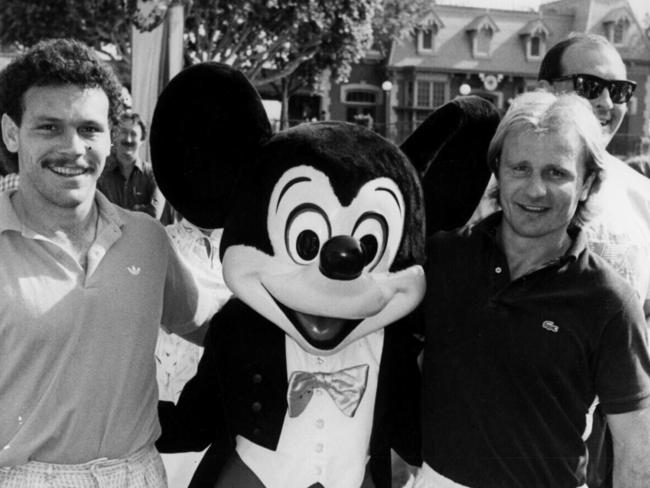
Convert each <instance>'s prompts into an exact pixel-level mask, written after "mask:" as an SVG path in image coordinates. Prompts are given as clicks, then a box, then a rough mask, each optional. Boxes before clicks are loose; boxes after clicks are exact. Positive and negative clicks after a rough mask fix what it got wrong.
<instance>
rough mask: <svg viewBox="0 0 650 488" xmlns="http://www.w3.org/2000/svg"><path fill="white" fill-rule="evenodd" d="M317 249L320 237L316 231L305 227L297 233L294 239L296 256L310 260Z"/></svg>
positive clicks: (314, 255) (316, 254)
mask: <svg viewBox="0 0 650 488" xmlns="http://www.w3.org/2000/svg"><path fill="white" fill-rule="evenodd" d="M319 249H320V239H319V238H318V236H317V235H316V232H314V231H313V230H311V229H307V230H303V231H302V232H301V233H300V234H298V238H297V239H296V253H297V254H298V257H300V258H301V259H304V260H305V261H311V260H312V259H314V258H315V257H316V256H318V250H319Z"/></svg>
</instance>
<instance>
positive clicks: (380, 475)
mask: <svg viewBox="0 0 650 488" xmlns="http://www.w3.org/2000/svg"><path fill="white" fill-rule="evenodd" d="M436 113H437V114H438V117H437V118H436V119H435V121H434V120H433V119H432V121H427V123H425V124H424V125H423V126H422V128H423V130H422V131H417V132H416V133H414V134H413V135H412V136H411V138H409V140H408V141H407V142H406V143H405V144H404V148H405V150H407V153H408V154H409V156H410V157H411V159H412V160H413V163H414V164H416V165H417V166H418V167H419V169H420V170H421V173H423V174H425V176H424V179H423V181H424V182H425V186H431V187H432V188H433V191H434V193H435V192H436V191H437V192H438V193H439V194H440V195H446V196H445V197H444V198H443V199H442V200H441V198H442V197H440V196H436V195H434V196H433V197H431V198H427V203H426V205H427V207H431V212H430V215H431V217H432V219H434V220H437V221H436V222H435V223H434V224H433V225H434V227H433V228H432V229H431V230H436V229H437V228H440V226H441V225H445V226H448V227H453V226H457V225H460V224H461V223H463V222H464V221H465V220H466V219H467V218H469V216H470V215H471V213H472V211H473V209H474V207H475V206H476V204H477V203H478V200H479V199H480V196H481V193H482V191H483V189H484V187H485V184H486V183H487V179H488V170H487V165H485V161H484V157H485V156H484V155H485V150H486V148H487V143H488V142H489V140H490V137H491V134H492V133H493V131H494V129H495V127H496V123H497V122H498V116H497V115H496V112H495V110H494V109H493V108H491V105H490V104H489V103H488V102H485V101H482V100H480V99H477V98H471V99H465V100H462V101H458V102H456V104H455V105H450V106H449V107H446V109H445V110H440V111H438V112H436ZM430 130H434V132H433V133H430V132H429V131H430ZM425 131H426V132H425ZM468 134H469V135H471V137H473V139H474V141H475V142H474V143H473V144H472V145H471V146H470V147H469V148H468V147H467V146H466V144H462V143H460V144H459V143H458V139H459V138H463V139H465V138H466V137H467V136H468ZM465 140H466V139H465ZM449 148H454V149H453V151H458V150H459V149H461V150H462V153H463V160H462V161H458V157H452V156H451V153H449ZM151 149H152V161H153V164H154V171H155V174H156V179H157V181H158V184H159V186H160V188H161V190H162V192H163V193H164V194H165V196H166V198H167V199H168V200H169V201H170V203H171V204H172V205H173V206H174V207H175V208H177V209H178V210H179V211H180V212H181V213H182V214H183V215H185V216H186V218H187V219H188V220H190V221H192V222H193V223H195V224H196V225H198V226H201V227H209V228H215V227H221V226H223V227H224V232H223V237H222V243H221V256H222V262H223V273H224V278H225V280H226V283H227V284H228V286H229V287H230V289H231V290H232V291H233V293H234V298H233V299H231V300H230V301H229V302H228V303H227V304H226V305H225V306H224V307H223V308H222V309H221V310H220V311H219V312H218V313H217V314H216V315H215V317H214V318H213V320H212V323H211V325H210V329H209V331H208V333H207V336H206V338H205V352H204V355H203V357H202V359H201V362H200V364H199V368H198V372H197V374H196V376H195V377H194V378H193V379H191V380H190V381H189V382H188V383H187V385H186V386H185V388H184V390H183V392H182V394H181V397H180V399H179V401H178V404H177V405H176V406H174V405H173V404H172V403H169V402H161V403H160V407H159V412H160V419H161V424H162V429H163V435H162V437H161V438H160V439H159V441H158V443H157V446H158V448H159V449H160V450H161V451H162V452H178V451H186V450H202V449H204V448H205V447H206V446H208V445H210V449H209V451H208V453H207V454H206V456H205V457H204V459H203V461H202V463H201V465H200V466H199V468H198V469H197V472H196V473H195V476H194V479H193V481H192V484H191V486H195V487H199V486H200V487H205V486H215V483H216V486H217V487H227V486H236V487H268V488H274V487H282V488H288V487H299V488H306V487H310V486H324V487H327V488H337V487H359V486H362V485H363V486H376V487H389V486H390V483H391V480H390V478H391V471H390V450H391V448H392V449H395V450H396V451H397V452H398V453H399V454H400V456H401V457H402V458H403V459H404V460H406V461H407V462H409V463H411V464H419V463H420V452H419V451H420V445H419V425H418V422H419V412H418V409H419V388H420V374H419V369H418V366H417V362H416V360H417V355H418V353H419V350H420V342H419V341H418V340H417V339H416V338H415V337H414V335H413V334H412V330H411V329H410V327H409V324H408V323H407V322H406V321H403V320H402V319H403V318H404V317H405V316H407V314H409V313H410V312H411V311H412V310H413V309H414V308H415V307H416V306H417V305H418V303H419V302H420V300H421V299H422V296H423V294H424V287H425V283H424V276H423V271H422V266H421V264H422V263H423V261H424V254H423V250H424V240H425V222H424V220H425V216H424V208H425V202H424V200H423V194H422V189H421V183H420V175H418V172H417V170H416V169H415V167H414V166H413V164H412V163H411V162H410V161H409V158H407V156H406V155H405V154H404V153H403V152H402V151H401V150H400V149H399V148H398V147H396V146H395V145H394V144H392V143H391V142H389V141H387V140H386V139H384V138H382V137H381V136H379V135H377V134H375V133H374V132H372V131H370V130H368V129H365V128H363V127H360V126H358V125H354V124H348V123H344V122H315V123H308V124H301V125H299V126H296V127H293V128H290V129H288V130H285V131H281V132H279V133H277V134H272V132H271V129H270V124H269V121H268V118H267V116H266V114H265V112H264V108H263V106H262V103H261V100H260V98H259V95H258V94H257V92H256V91H255V89H254V88H253V86H252V85H251V84H250V83H249V82H248V80H247V79H246V78H245V77H244V76H243V75H242V74H241V73H239V72H238V71H236V70H234V69H232V68H230V67H228V66H225V65H220V64H216V63H205V64H201V65H196V66H194V67H191V68H188V69H186V70H185V71H183V72H181V73H180V74H179V75H177V76H176V78H174V79H173V80H172V81H171V82H170V84H169V85H168V86H167V87H166V89H165V90H164V91H163V93H162V94H161V96H160V99H159V101H158V104H157V107H156V110H155V114H154V119H153V124H152V130H151ZM443 155H446V156H445V159H446V160H448V161H453V163H454V164H453V165H444V164H441V165H440V167H438V166H435V171H431V169H430V168H434V166H431V163H432V162H433V161H434V160H436V159H437V158H439V157H442V156H443ZM434 173H435V177H436V178H435V181H433V182H431V183H430V185H428V184H427V181H428V179H429V178H428V176H429V174H432V175H433V174H434ZM463 174H465V175H467V176H468V177H469V179H468V180H467V181H462V182H461V181H458V180H457V177H458V176H459V175H463ZM440 175H443V178H438V176H440ZM445 180H446V181H445ZM443 221H444V222H443ZM436 226H437V227H436Z"/></svg>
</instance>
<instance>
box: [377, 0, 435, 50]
mask: <svg viewBox="0 0 650 488" xmlns="http://www.w3.org/2000/svg"><path fill="white" fill-rule="evenodd" d="M432 3H433V2H432V1H431V0H384V1H382V2H381V3H380V5H379V8H378V9H377V10H376V11H375V15H374V16H373V22H372V30H373V35H374V38H375V45H376V46H377V47H378V48H379V49H381V50H382V51H383V52H384V54H387V51H388V48H389V46H390V44H391V42H392V41H393V40H396V39H403V38H405V37H407V36H410V35H412V34H413V32H414V31H415V29H417V27H418V26H419V23H420V22H421V20H422V19H424V18H425V16H426V14H427V12H428V11H429V10H430V9H431V6H432Z"/></svg>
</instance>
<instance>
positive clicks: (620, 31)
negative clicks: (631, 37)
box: [612, 19, 628, 46]
mask: <svg viewBox="0 0 650 488" xmlns="http://www.w3.org/2000/svg"><path fill="white" fill-rule="evenodd" d="M627 27H628V23H627V19H620V20H619V21H618V22H616V24H614V31H613V33H612V44H614V45H615V46H620V45H621V44H623V43H624V42H625V33H626V32H627Z"/></svg>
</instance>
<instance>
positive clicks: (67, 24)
mask: <svg viewBox="0 0 650 488" xmlns="http://www.w3.org/2000/svg"><path fill="white" fill-rule="evenodd" d="M130 29H131V27H130V19H129V17H128V15H127V14H126V9H125V5H124V4H123V2H121V1H120V0H47V1H44V0H0V44H2V45H5V46H15V47H17V48H19V49H21V48H25V47H29V46H31V45H33V44H36V43H37V42H38V41H40V40H42V39H49V38H54V37H72V38H75V39H78V40H80V41H83V42H85V43H86V44H88V45H89V46H91V47H93V48H95V49H96V50H98V51H100V52H103V53H104V54H105V55H107V56H108V57H109V58H110V59H113V60H115V61H122V60H124V62H127V63H128V59H129V57H130V52H131V51H130V32H131V30H130Z"/></svg>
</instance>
